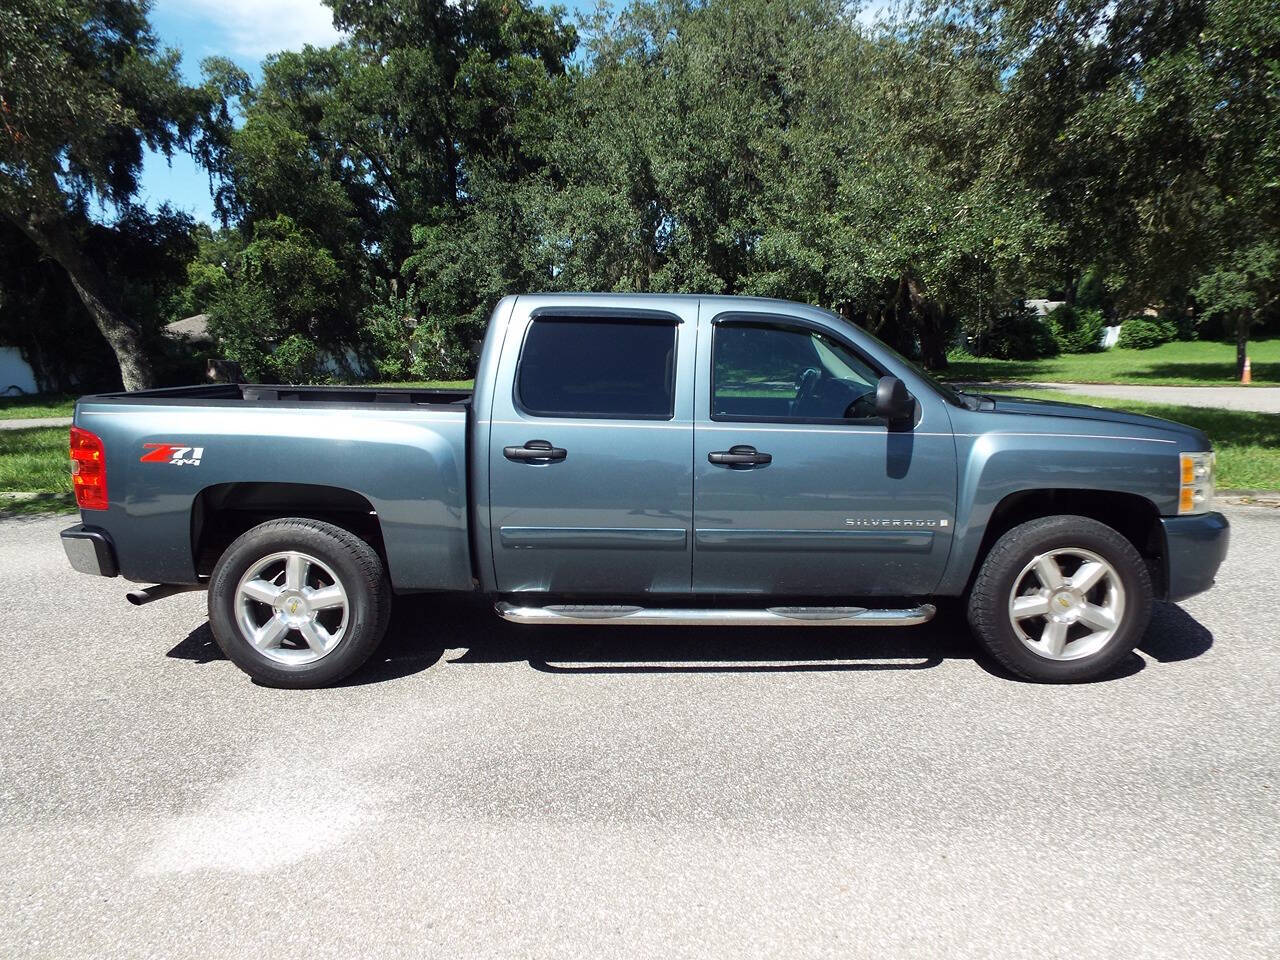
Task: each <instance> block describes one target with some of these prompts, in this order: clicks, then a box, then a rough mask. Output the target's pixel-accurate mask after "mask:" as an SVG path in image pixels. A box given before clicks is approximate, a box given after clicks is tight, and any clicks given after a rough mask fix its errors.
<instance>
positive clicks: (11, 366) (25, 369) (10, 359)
mask: <svg viewBox="0 0 1280 960" xmlns="http://www.w3.org/2000/svg"><path fill="white" fill-rule="evenodd" d="M15 386H16V387H17V388H18V389H19V390H21V391H22V392H23V393H38V392H39V388H38V387H37V386H36V375H35V374H34V373H32V371H31V366H30V364H28V363H27V361H25V360H23V359H22V352H21V351H20V350H19V349H18V348H17V347H0V396H5V395H12V394H13V393H15V392H16V391H14V390H12V389H11V387H15Z"/></svg>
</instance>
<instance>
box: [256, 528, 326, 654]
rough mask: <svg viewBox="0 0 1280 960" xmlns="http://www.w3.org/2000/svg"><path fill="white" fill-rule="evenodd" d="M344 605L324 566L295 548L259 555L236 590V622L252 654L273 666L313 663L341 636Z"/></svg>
mask: <svg viewBox="0 0 1280 960" xmlns="http://www.w3.org/2000/svg"><path fill="white" fill-rule="evenodd" d="M349 611H350V603H349V601H348V599H347V591H346V588H345V587H343V585H342V581H341V580H339V579H338V577H337V575H336V574H335V573H334V572H333V570H332V569H330V568H329V566H328V565H326V564H325V563H323V562H321V561H320V560H317V559H316V558H315V557H313V556H310V555H308V554H305V553H301V552H299V551H297V550H286V551H283V552H281V553H273V554H271V555H269V556H266V557H263V558H262V559H261V560H258V561H257V562H256V563H254V564H253V565H252V566H251V567H249V569H248V570H247V571H246V572H245V575H244V576H243V577H241V578H240V584H239V586H238V587H236V622H237V624H238V625H239V627H240V632H241V633H242V634H243V635H244V638H245V639H246V640H248V641H249V643H250V644H251V645H252V646H253V648H254V649H255V650H257V651H258V652H259V653H261V654H262V655H263V656H264V657H267V658H268V659H270V660H274V661H276V662H277V663H288V664H306V663H314V662H315V661H317V660H319V659H320V658H321V657H325V656H328V655H329V654H330V653H332V652H333V651H334V649H336V648H337V646H338V644H340V643H342V639H343V637H345V636H346V633H347V622H348V620H349Z"/></svg>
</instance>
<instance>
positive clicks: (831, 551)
mask: <svg viewBox="0 0 1280 960" xmlns="http://www.w3.org/2000/svg"><path fill="white" fill-rule="evenodd" d="M701 336H702V339H701V342H702V343H703V344H709V350H708V349H705V348H704V349H703V350H702V352H703V354H704V356H705V355H706V354H708V353H709V354H710V356H709V357H708V358H707V359H705V360H702V361H700V363H699V366H698V378H699V379H698V389H697V399H696V402H695V409H696V414H697V416H696V424H695V438H694V484H695V486H694V527H695V546H694V578H693V581H694V582H693V589H694V590H695V591H697V592H701V593H738V594H770V595H779V596H796V597H801V596H804V597H810V596H812V597H845V598H852V597H860V596H871V595H902V596H908V595H923V594H928V593H929V592H930V591H931V590H932V589H933V587H934V586H935V584H936V583H937V582H938V580H939V578H940V577H941V575H942V570H943V566H944V565H945V563H946V559H947V555H948V553H949V551H950V547H951V537H952V532H953V529H954V520H955V513H954V511H955V490H956V477H955V471H956V466H955V462H956V461H955V442H954V438H953V437H952V433H951V426H950V417H949V416H948V414H947V412H946V410H945V409H944V404H943V401H941V399H939V398H937V397H935V396H933V395H928V396H920V397H917V402H918V404H919V411H918V415H917V418H916V421H915V422H914V423H913V424H907V425H901V426H899V425H894V426H892V427H891V426H890V425H888V424H886V423H885V422H884V421H883V420H880V419H878V418H877V417H876V416H875V406H874V400H875V387H876V383H877V382H878V380H879V378H880V377H881V376H882V375H884V374H885V373H889V372H890V371H888V370H886V369H885V368H884V367H883V366H881V365H880V364H879V363H878V362H877V361H875V360H874V359H873V358H872V357H870V356H869V355H868V354H867V353H865V352H863V351H860V350H859V349H858V348H857V347H856V346H855V345H854V343H853V341H852V339H851V338H850V337H849V336H848V334H847V332H842V331H841V329H839V328H838V326H837V322H836V321H835V318H832V322H831V323H830V324H824V323H822V322H820V321H818V320H815V319H814V318H812V317H805V316H798V315H797V316H791V315H786V314H780V313H769V312H761V311H759V310H757V311H753V312H743V311H735V312H723V313H719V314H714V315H712V316H709V317H705V318H704V319H703V321H702V331H701Z"/></svg>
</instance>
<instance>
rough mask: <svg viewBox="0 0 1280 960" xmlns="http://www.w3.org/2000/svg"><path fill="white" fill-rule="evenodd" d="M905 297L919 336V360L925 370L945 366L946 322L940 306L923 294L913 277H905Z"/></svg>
mask: <svg viewBox="0 0 1280 960" xmlns="http://www.w3.org/2000/svg"><path fill="white" fill-rule="evenodd" d="M906 292H907V298H908V300H909V302H910V304H911V312H912V313H913V314H915V317H916V336H918V337H919V338H920V362H921V363H922V364H923V365H924V368H925V369H926V370H945V369H946V368H947V339H948V337H947V334H948V331H947V323H946V318H945V317H944V316H943V310H942V308H941V307H940V306H939V305H938V304H937V303H935V302H934V301H932V300H930V299H929V298H928V297H927V296H925V293H924V291H923V290H922V289H921V288H920V285H919V284H918V283H917V282H916V280H915V278H913V277H907V281H906Z"/></svg>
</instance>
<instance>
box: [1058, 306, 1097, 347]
mask: <svg viewBox="0 0 1280 960" xmlns="http://www.w3.org/2000/svg"><path fill="white" fill-rule="evenodd" d="M1045 319H1046V320H1047V321H1048V323H1049V327H1050V328H1051V329H1052V330H1053V337H1054V339H1055V340H1057V341H1058V347H1059V348H1060V349H1061V350H1062V352H1063V353H1094V352H1095V351H1097V350H1100V349H1102V328H1103V326H1104V325H1105V324H1106V320H1105V318H1104V317H1103V316H1102V311H1101V310H1088V309H1078V308H1076V307H1073V306H1071V304H1069V303H1064V304H1063V305H1062V306H1060V307H1058V308H1057V309H1056V310H1054V311H1053V312H1052V313H1050V314H1049V316H1048V317H1046V318H1045Z"/></svg>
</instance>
